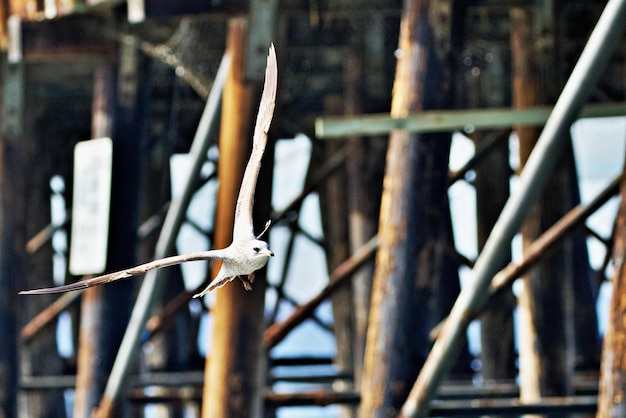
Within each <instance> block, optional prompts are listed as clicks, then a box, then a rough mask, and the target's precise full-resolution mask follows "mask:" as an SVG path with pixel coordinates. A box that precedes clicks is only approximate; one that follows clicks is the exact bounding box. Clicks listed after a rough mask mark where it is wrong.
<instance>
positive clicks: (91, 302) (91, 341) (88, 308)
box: [74, 64, 113, 418]
mask: <svg viewBox="0 0 626 418" xmlns="http://www.w3.org/2000/svg"><path fill="white" fill-rule="evenodd" d="M112 109H113V68H112V67H111V66H110V65H107V64H103V65H101V66H99V67H97V68H96V70H95V73H94V88H93V101H92V110H91V117H92V122H91V136H92V138H101V137H110V136H111V126H112V121H113V116H112ZM104 303H105V300H104V288H103V287H101V286H96V287H91V288H88V289H86V290H85V292H84V293H83V297H82V303H81V315H80V330H79V336H78V361H77V370H76V395H75V401H74V416H75V417H82V418H88V417H90V416H91V411H92V409H93V408H94V407H95V406H96V405H97V404H98V401H99V399H100V396H101V394H102V390H103V387H102V378H103V377H104V374H103V370H102V369H101V366H100V365H101V364H102V362H101V361H100V359H101V356H102V355H103V353H102V350H104V349H105V347H106V342H105V341H103V338H102V331H103V330H102V326H103V321H104V320H105V318H104V311H103V307H104ZM104 373H106V372H104Z"/></svg>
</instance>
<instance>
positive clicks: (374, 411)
mask: <svg viewBox="0 0 626 418" xmlns="http://www.w3.org/2000/svg"><path fill="white" fill-rule="evenodd" d="M444 3H446V2H437V1H432V2H431V1H426V0H407V1H405V2H404V9H403V13H402V22H401V27H400V39H399V46H398V51H397V56H398V62H397V67H396V78H395V82H394V89H393V98H392V105H391V114H392V116H393V117H404V116H406V115H407V114H408V113H409V112H419V111H422V110H423V108H435V107H438V106H440V107H441V106H447V105H449V103H446V100H448V99H449V92H450V88H451V80H450V79H449V78H447V77H448V76H449V74H448V72H447V71H446V69H445V67H444V66H439V64H441V62H444V61H445V59H446V58H445V57H446V55H445V53H446V51H445V48H444V50H443V51H442V50H434V45H435V44H436V45H440V46H441V45H444V46H445V45H449V43H447V42H446V41H449V39H446V38H445V36H444V37H440V36H441V35H442V34H445V33H447V28H446V25H445V22H449V21H450V20H448V19H446V18H449V17H450V16H440V15H439V13H440V12H441V10H449V9H446V8H445V7H443V8H437V6H442V5H444ZM431 19H433V20H435V19H436V21H437V24H440V25H439V26H438V27H437V28H436V29H435V28H434V25H435V23H434V21H431ZM436 38H438V39H436ZM440 54H441V55H440ZM435 91H436V93H435ZM449 145H450V135H449V134H433V135H410V134H409V133H408V132H406V131H394V132H392V134H391V136H390V140H389V147H388V150H387V166H386V172H385V177H384V183H383V193H382V200H381V207H380V221H379V222H380V223H379V227H378V236H379V249H378V253H377V257H376V267H375V273H374V283H373V289H372V302H371V309H370V316H369V327H368V330H367V341H366V349H365V366H364V371H363V379H362V385H361V387H362V399H361V405H360V416H362V417H375V416H393V415H395V414H397V413H398V412H399V411H400V407H401V406H402V403H403V402H404V400H405V399H406V396H407V395H408V393H409V391H410V388H411V385H412V382H413V381H414V379H415V377H416V376H417V373H418V372H419V369H420V367H421V364H422V363H423V361H424V360H425V357H426V355H427V353H428V350H429V346H430V343H429V341H428V328H429V325H430V321H431V320H432V318H431V317H430V314H431V308H432V307H430V306H429V303H428V302H429V301H434V300H436V299H434V298H435V297H436V295H438V294H440V293H439V290H440V288H439V287H438V286H439V285H440V283H441V281H440V279H442V278H443V277H444V273H443V271H444V270H443V269H444V268H445V264H446V263H445V262H443V261H442V253H441V249H442V247H443V245H441V244H442V237H441V234H442V231H445V230H446V228H445V225H446V224H445V223H446V222H447V221H448V218H447V217H448V213H447V212H446V211H447V203H446V201H445V200H444V197H445V195H446V190H447V188H446V186H447V174H448V152H449ZM438 282H439V283H438ZM457 283H458V281H457ZM431 297H433V299H430V298H431ZM437 304H438V302H433V305H437Z"/></svg>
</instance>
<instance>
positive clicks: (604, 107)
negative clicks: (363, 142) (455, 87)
mask: <svg viewBox="0 0 626 418" xmlns="http://www.w3.org/2000/svg"><path fill="white" fill-rule="evenodd" d="M551 112H552V107H550V106H535V107H529V108H526V109H510V108H490V109H473V110H431V111H424V112H420V113H413V114H410V115H409V116H407V117H405V118H394V117H392V116H391V115H389V114H388V113H380V114H372V115H361V116H357V117H354V116H326V117H322V118H318V119H316V121H315V136H316V137H317V138H320V139H334V138H345V137H347V136H352V135H364V136H374V135H385V134H389V133H390V132H391V131H394V130H406V131H409V132H415V133H420V132H448V131H455V130H460V131H465V132H468V133H471V132H473V131H474V130H477V129H494V128H509V127H511V126H514V125H535V126H541V125H544V124H545V123H546V121H547V120H548V117H549V116H550V113H551ZM624 115H626V102H617V103H600V104H589V105H587V106H585V107H584V108H583V109H582V111H581V112H580V116H579V117H580V118H601V117H610V116H624Z"/></svg>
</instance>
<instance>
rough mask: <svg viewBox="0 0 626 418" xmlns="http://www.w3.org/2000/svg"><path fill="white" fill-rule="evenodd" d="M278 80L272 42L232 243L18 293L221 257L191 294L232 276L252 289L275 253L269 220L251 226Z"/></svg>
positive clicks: (75, 286)
mask: <svg viewBox="0 0 626 418" xmlns="http://www.w3.org/2000/svg"><path fill="white" fill-rule="evenodd" d="M277 79H278V65H277V63H276V51H275V50H274V45H273V44H272V45H271V46H270V48H269V54H268V57H267V68H266V70H265V84H264V85H263V94H262V96H261V103H260V105H259V113H258V115H257V119H256V126H255V128H254V137H253V142H252V154H251V155H250V159H249V160H248V164H247V165H246V170H245V172H244V175H243V181H242V183H241V188H240V189H239V196H238V197H237V205H236V207H235V222H234V227H233V242H232V243H231V244H230V245H229V246H228V247H226V248H224V249H221V250H210V251H201V252H196V253H189V254H182V255H176V256H172V257H166V258H161V259H158V260H154V261H151V262H149V263H145V264H141V265H139V266H136V267H132V268H129V269H126V270H121V271H118V272H115V273H109V274H105V275H103V276H98V277H94V278H91V279H87V280H82V281H78V282H75V283H71V284H66V285H63V286H58V287H49V288H43V289H33V290H23V291H21V292H20V294H22V295H40V294H47V293H61V292H68V291H72V290H81V289H86V288H88V287H91V286H96V285H99V284H103V283H109V282H112V281H115V280H119V279H123V278H126V277H131V276H135V275H137V274H142V273H145V272H147V271H148V270H152V269H158V268H163V267H168V266H173V265H176V264H181V263H185V262H187V261H196V260H222V267H221V268H220V271H219V272H218V273H217V276H216V277H215V278H214V279H213V280H212V281H211V283H210V284H209V285H208V286H207V288H206V289H204V290H203V291H202V292H200V293H198V294H196V295H194V297H200V296H203V295H205V294H206V293H208V292H210V291H212V290H215V289H217V288H218V287H222V286H224V285H225V284H226V283H228V282H230V281H232V280H234V279H235V277H239V278H240V279H241V281H242V282H243V285H244V288H245V289H246V290H252V286H251V283H252V282H253V281H254V272H255V271H256V270H258V269H260V268H262V267H263V266H265V264H266V263H267V260H268V259H269V257H271V256H273V255H274V253H273V252H272V251H270V249H269V247H268V245H267V242H265V241H262V240H261V237H262V236H263V234H264V233H265V232H266V231H267V229H268V227H269V222H268V223H267V224H266V225H265V229H264V230H263V232H261V233H260V234H259V235H258V236H255V235H254V228H253V226H252V204H253V201H254V190H255V188H256V182H257V178H258V177H259V170H260V168H261V158H262V157H263V153H264V151H265V145H266V144H267V132H268V130H269V127H270V123H271V121H272V115H273V114H274V106H275V104H276V84H277Z"/></svg>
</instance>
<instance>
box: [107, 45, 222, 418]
mask: <svg viewBox="0 0 626 418" xmlns="http://www.w3.org/2000/svg"><path fill="white" fill-rule="evenodd" d="M229 67H230V55H228V54H225V55H224V57H223V58H222V62H221V63H220V67H219V70H218V72H217V76H216V77H215V81H214V82H213V88H212V89H211V94H210V95H209V99H208V100H207V104H206V106H205V108H204V112H203V114H202V117H201V119H200V123H199V125H198V130H197V131H196V135H195V137H194V139H193V143H192V145H191V149H190V151H189V154H190V155H191V160H192V166H191V169H190V170H189V177H188V179H187V182H186V184H185V188H184V190H183V193H182V195H181V196H180V197H179V198H177V199H175V200H173V201H172V203H171V205H170V207H169V210H168V212H167V215H166V217H165V221H164V224H163V228H162V229H161V234H160V235H159V239H158V241H157V245H156V250H155V258H163V257H166V256H169V255H171V254H172V252H173V251H174V244H175V241H176V237H177V236H178V231H179V229H180V226H181V225H182V222H183V220H184V217H185V213H186V212H187V207H188V206H189V202H190V201H191V198H192V196H193V193H194V190H195V186H196V182H197V181H198V179H199V174H200V170H201V169H202V165H203V164H204V162H205V160H206V155H207V151H208V149H209V145H210V144H211V138H212V137H213V136H214V134H215V132H216V130H217V127H218V123H219V120H220V119H219V116H220V108H221V100H222V90H223V88H224V82H225V80H226V74H227V72H228V69H229ZM159 274H160V270H158V269H156V270H150V271H149V272H148V273H147V274H146V276H145V278H144V279H143V283H142V285H141V289H140V290H139V294H138V295H137V301H136V302H135V306H134V308H133V312H132V314H131V318H130V322H129V324H128V327H127V328H126V333H125V334H124V339H123V340H122V344H121V346H120V349H119V351H118V354H117V357H116V359H115V364H114V365H113V369H112V370H111V375H110V376H109V380H108V382H107V386H106V389H105V392H104V396H103V398H102V401H101V402H100V406H99V408H98V410H97V411H96V413H95V416H96V417H98V418H103V417H111V416H112V414H113V409H114V406H115V403H116V402H117V400H118V399H119V396H120V391H121V389H122V388H123V387H124V381H125V380H126V377H127V376H128V372H129V364H130V361H131V359H132V358H133V356H134V354H135V352H136V351H137V348H138V346H139V337H140V334H141V332H142V330H143V329H144V326H145V324H146V321H147V319H148V315H149V313H150V308H151V306H152V301H153V300H154V297H153V296H154V295H155V294H156V293H157V292H158V291H159V288H160V286H161V284H160V281H159V280H158V276H159Z"/></svg>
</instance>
